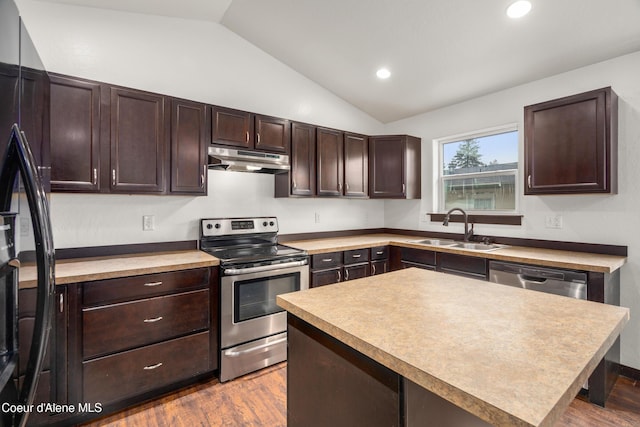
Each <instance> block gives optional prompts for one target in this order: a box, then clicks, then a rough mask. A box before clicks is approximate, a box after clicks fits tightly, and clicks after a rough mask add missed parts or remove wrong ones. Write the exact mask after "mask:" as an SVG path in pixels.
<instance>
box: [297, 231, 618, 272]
mask: <svg viewBox="0 0 640 427" xmlns="http://www.w3.org/2000/svg"><path fill="white" fill-rule="evenodd" d="M424 239H426V238H425V237H424V236H422V237H421V236H407V235H401V234H367V235H359V236H348V237H334V238H329V239H314V240H300V241H294V242H286V244H287V245H290V246H294V247H296V248H300V249H304V250H306V251H307V252H309V254H311V255H314V254H320V253H327V252H333V251H344V250H351V249H361V248H367V247H373V246H384V245H394V246H403V247H410V248H418V249H430V250H435V251H439V252H449V253H457V254H463V255H470V256H477V257H482V258H487V259H495V260H501V261H511V262H521V263H526V264H536V265H540V266H545V267H557V268H569V269H573V270H584V271H593V272H599V273H612V272H614V271H616V270H617V269H619V268H620V267H622V266H623V265H624V263H625V262H626V260H627V258H626V257H623V256H615V255H602V254H594V253H587V252H571V251H559V250H553V249H539V248H529V247H524V246H508V247H505V248H503V249H497V250H492V251H488V252H484V251H483V252H481V251H473V250H468V249H460V248H451V247H446V246H432V245H425V244H422V243H415V241H416V240H424Z"/></svg>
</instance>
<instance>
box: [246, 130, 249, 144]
mask: <svg viewBox="0 0 640 427" xmlns="http://www.w3.org/2000/svg"><path fill="white" fill-rule="evenodd" d="M246 142H249V131H247V133H246Z"/></svg>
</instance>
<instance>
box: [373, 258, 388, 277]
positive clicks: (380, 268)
mask: <svg viewBox="0 0 640 427" xmlns="http://www.w3.org/2000/svg"><path fill="white" fill-rule="evenodd" d="M388 271H389V262H388V261H387V260H386V259H385V260H380V261H371V275H372V276H375V275H376V274H384V273H386V272H388Z"/></svg>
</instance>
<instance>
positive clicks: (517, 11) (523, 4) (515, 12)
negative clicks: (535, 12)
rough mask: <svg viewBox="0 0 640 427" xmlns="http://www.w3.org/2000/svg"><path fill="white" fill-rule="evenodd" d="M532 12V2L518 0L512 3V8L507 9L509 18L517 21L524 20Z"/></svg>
mask: <svg viewBox="0 0 640 427" xmlns="http://www.w3.org/2000/svg"><path fill="white" fill-rule="evenodd" d="M530 10H531V2H530V1H527V0H518V1H516V2H514V3H511V6H509V7H508V8H507V16H508V17H509V18H513V19H517V18H522V17H523V16H525V15H526V14H527V13H529V11H530Z"/></svg>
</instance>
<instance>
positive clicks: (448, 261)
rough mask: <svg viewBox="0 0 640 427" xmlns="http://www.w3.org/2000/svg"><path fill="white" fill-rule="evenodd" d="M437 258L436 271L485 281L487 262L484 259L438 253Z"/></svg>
mask: <svg viewBox="0 0 640 427" xmlns="http://www.w3.org/2000/svg"><path fill="white" fill-rule="evenodd" d="M438 257H439V262H438V270H439V271H442V272H443V273H450V274H457V275H460V276H467V277H473V278H475V279H482V280H486V279H487V260H486V259H485V258H479V257H472V256H466V255H458V254H449V253H444V252H442V253H439V254H438Z"/></svg>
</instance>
